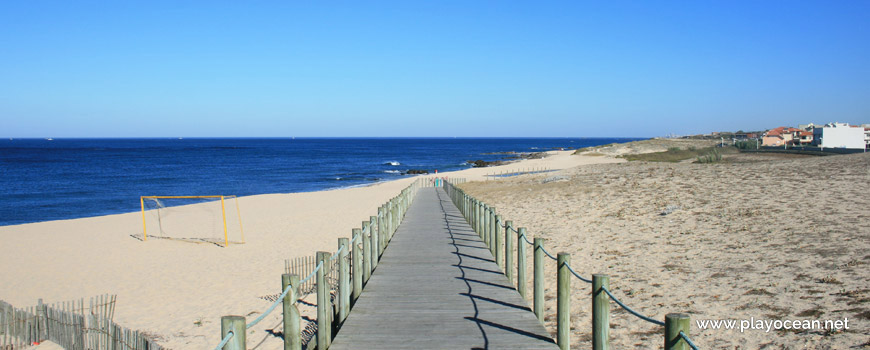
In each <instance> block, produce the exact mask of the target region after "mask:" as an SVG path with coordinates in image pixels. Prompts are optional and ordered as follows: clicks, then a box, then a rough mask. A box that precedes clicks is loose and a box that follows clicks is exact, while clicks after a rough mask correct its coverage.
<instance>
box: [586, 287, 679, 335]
mask: <svg viewBox="0 0 870 350" xmlns="http://www.w3.org/2000/svg"><path fill="white" fill-rule="evenodd" d="M601 289H602V290H604V292H605V293H607V295H608V296H610V299H613V301H615V302H616V303H617V304H619V306H621V307H622V308H623V309H625V311H628V312H629V313H631V314H632V315H635V316H637V317H638V318H640V319H641V320H644V321H647V322H649V323H653V324H657V325H659V326H664V325H665V323H664V322H662V321H659V320H654V319H652V318H649V317H646V316H644V315H641V314H639V313H638V312H637V311H634V310H632V309H631V308H630V307H628V306H625V304H623V303H622V302H621V301H619V299H616V297H615V296H613V294H610V291H609V290H607V288H603V287H602V288H601Z"/></svg>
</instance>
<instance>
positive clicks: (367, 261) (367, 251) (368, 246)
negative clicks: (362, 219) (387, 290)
mask: <svg viewBox="0 0 870 350" xmlns="http://www.w3.org/2000/svg"><path fill="white" fill-rule="evenodd" d="M374 226H375V225H369V229H368V230H367V231H364V232H363V236H362V241H363V283H366V282H368V281H369V278H371V277H372V270H374V269H375V268H374V266H372V230H374Z"/></svg>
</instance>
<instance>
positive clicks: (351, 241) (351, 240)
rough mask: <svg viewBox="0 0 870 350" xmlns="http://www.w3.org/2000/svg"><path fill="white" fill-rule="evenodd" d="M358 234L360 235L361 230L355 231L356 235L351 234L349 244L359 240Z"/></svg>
mask: <svg viewBox="0 0 870 350" xmlns="http://www.w3.org/2000/svg"><path fill="white" fill-rule="evenodd" d="M359 236H362V231H360V233H357V234H356V236H353V238H351V239H350V244H351V245H352V244H353V242H356V241H357V240H359Z"/></svg>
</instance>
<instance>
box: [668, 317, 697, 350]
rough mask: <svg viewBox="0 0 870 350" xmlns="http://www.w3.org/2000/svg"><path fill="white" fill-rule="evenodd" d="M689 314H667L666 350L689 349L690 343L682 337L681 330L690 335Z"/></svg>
mask: <svg viewBox="0 0 870 350" xmlns="http://www.w3.org/2000/svg"><path fill="white" fill-rule="evenodd" d="M690 326H691V323H690V322H689V315H686V314H667V315H665V350H689V344H687V343H686V341H685V340H683V339H682V338H680V331H682V332H683V333H686V335H689V328H690Z"/></svg>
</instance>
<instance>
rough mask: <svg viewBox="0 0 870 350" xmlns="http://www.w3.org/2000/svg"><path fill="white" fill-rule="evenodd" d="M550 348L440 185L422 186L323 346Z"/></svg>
mask: <svg viewBox="0 0 870 350" xmlns="http://www.w3.org/2000/svg"><path fill="white" fill-rule="evenodd" d="M374 348H377V349H423V348H425V349H471V348H481V349H486V348H490V349H493V348H498V349H556V345H555V343H554V342H553V339H552V338H550V336H549V334H548V333H547V331H546V330H545V329H544V327H543V326H541V324H540V323H539V322H538V320H537V319H536V318H535V315H534V314H533V313H532V312H531V310H530V308H529V305H528V304H527V303H526V301H525V300H523V299H522V298H521V297H520V295H519V294H518V293H517V291H516V290H515V288H514V286H513V285H511V283H510V282H509V281H508V280H507V278H506V277H505V276H504V270H503V269H500V268H499V266H498V265H497V264H496V263H495V261H494V258H493V256H492V253H491V252H490V250H489V249H488V247H487V246H486V245H485V244H484V243H483V242H482V241H481V240H480V238H479V237H478V235H477V234H476V233H475V232H474V230H472V229H471V226H469V224H468V223H467V222H466V221H465V219H464V218H462V215H461V213H460V212H459V209H457V208H456V206H455V205H453V203H452V202H451V201H450V198H449V196H448V195H447V194H446V193H445V192H444V190H443V189H440V188H438V189H436V188H431V187H430V188H423V189H421V190H420V191H419V193H418V197H417V198H416V199H415V200H414V203H413V204H412V206H411V207H410V208H409V209H408V210H407V211H406V212H405V213H404V220H403V222H402V223H401V225H400V226H399V228H398V231H397V232H396V233H395V236H394V237H393V240H392V241H391V242H390V246H389V249H387V250H386V251H385V252H384V255H383V256H382V257H381V261H380V265H379V266H378V269H377V270H375V273H374V274H372V277H371V279H370V280H369V282H368V284H367V285H366V286H365V289H363V292H362V296H361V297H360V298H359V300H357V302H356V304H355V305H354V307H353V309H352V310H351V312H350V316H348V318H347V320H346V321H345V323H344V325H342V327H341V329H340V330H339V332H338V334H337V336H336V338H335V339H334V342H333V343H332V345H331V346H330V349H337V350H342V349H374Z"/></svg>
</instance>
